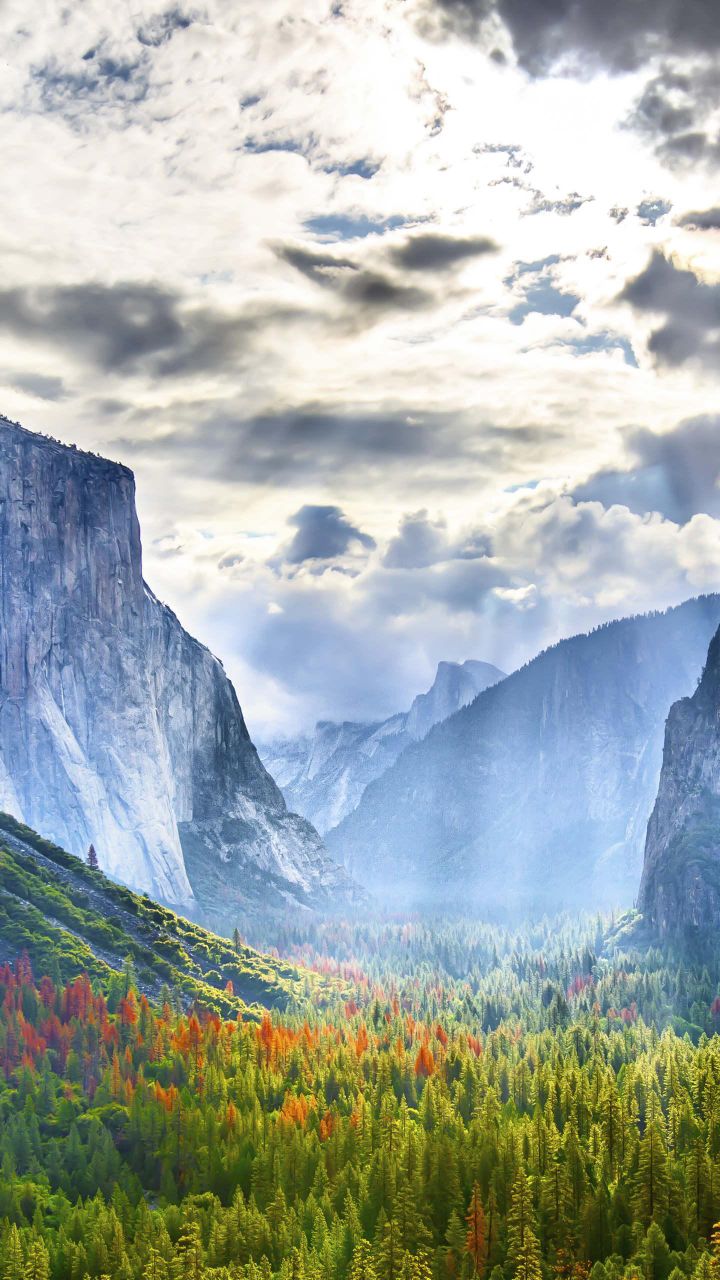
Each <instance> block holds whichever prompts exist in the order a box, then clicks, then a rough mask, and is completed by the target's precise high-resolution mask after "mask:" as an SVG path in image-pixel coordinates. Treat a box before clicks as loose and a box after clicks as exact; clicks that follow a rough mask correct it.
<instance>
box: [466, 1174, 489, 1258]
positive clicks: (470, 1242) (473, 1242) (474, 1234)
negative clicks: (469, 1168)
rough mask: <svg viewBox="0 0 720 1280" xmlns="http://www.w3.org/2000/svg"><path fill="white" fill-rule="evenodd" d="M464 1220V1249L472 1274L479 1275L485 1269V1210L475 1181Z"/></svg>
mask: <svg viewBox="0 0 720 1280" xmlns="http://www.w3.org/2000/svg"><path fill="white" fill-rule="evenodd" d="M465 1221H466V1222H467V1235H466V1237H465V1249H466V1252H467V1253H469V1254H470V1257H471V1258H472V1263H473V1274H474V1275H476V1276H481V1275H482V1274H483V1271H484V1270H485V1263H486V1262H487V1252H486V1228H485V1210H484V1209H483V1205H482V1200H481V1198H480V1188H479V1186H478V1184H477V1182H476V1183H475V1185H474V1186H473V1189H472V1196H471V1198H470V1208H469V1209H468V1211H467V1216H466V1219H465Z"/></svg>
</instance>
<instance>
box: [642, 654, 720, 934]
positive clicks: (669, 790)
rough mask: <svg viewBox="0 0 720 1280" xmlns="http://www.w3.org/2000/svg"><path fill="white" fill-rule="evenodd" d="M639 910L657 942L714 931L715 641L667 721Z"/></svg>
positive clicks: (718, 738) (718, 745)
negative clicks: (689, 690)
mask: <svg viewBox="0 0 720 1280" xmlns="http://www.w3.org/2000/svg"><path fill="white" fill-rule="evenodd" d="M638 907H639V909H640V911H641V912H642V914H643V916H644V918H645V921H646V923H647V924H648V925H649V926H650V928H651V930H652V931H653V932H656V933H660V934H661V935H663V936H676V937H678V938H680V937H684V938H687V937H688V936H692V934H693V933H705V932H706V931H708V930H711V929H712V930H717V928H718V925H720V633H717V634H716V635H715V636H714V638H713V640H712V642H711V644H710V649H709V652H708V655H707V663H706V665H705V670H704V672H703V676H702V679H701V681H700V684H699V685H698V687H697V689H696V690H695V692H694V693H693V695H692V697H688V698H681V699H680V701H678V702H676V703H675V704H674V705H673V706H672V708H671V710H670V714H669V716H668V720H667V725H666V727H665V747H664V751H663V763H662V771H661V774H660V783H659V787H658V795H657V800H656V801H655V808H654V809H653V812H652V815H651V818H650V821H649V823H648V830H647V841H646V845H645V863H644V867H643V875H642V882H641V886H640V896H639V899H638Z"/></svg>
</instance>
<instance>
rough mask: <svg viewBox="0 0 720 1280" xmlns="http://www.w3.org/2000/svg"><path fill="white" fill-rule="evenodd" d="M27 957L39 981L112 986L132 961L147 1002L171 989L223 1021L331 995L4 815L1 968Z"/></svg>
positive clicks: (0, 832)
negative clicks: (84, 978) (80, 979)
mask: <svg viewBox="0 0 720 1280" xmlns="http://www.w3.org/2000/svg"><path fill="white" fill-rule="evenodd" d="M25 951H26V952H27V953H28V955H29V957H30V960H31V962H32V965H33V967H34V969H35V971H36V973H37V974H38V976H39V975H40V974H42V973H55V974H58V975H59V976H60V977H61V978H62V980H63V981H66V982H67V981H72V980H73V979H74V978H76V977H77V976H78V974H80V973H87V974H89V975H90V976H91V977H93V978H98V979H100V980H101V981H102V982H103V983H104V984H107V982H108V979H110V978H111V977H112V975H113V974H118V973H119V972H120V971H121V970H122V969H123V968H124V966H125V964H126V962H127V959H128V957H130V959H131V960H132V963H133V968H134V971H135V975H136V977H137V981H138V986H139V989H140V990H141V991H143V992H145V994H146V995H148V996H151V997H153V998H155V999H158V998H162V993H163V987H165V988H169V989H170V990H171V991H174V992H175V994H176V995H177V996H178V998H179V999H180V1001H181V1003H182V1004H183V1005H185V1006H186V1007H187V1006H189V1005H190V1004H192V1003H193V1002H195V1001H197V1002H198V1003H199V1004H200V1005H202V1007H203V1008H205V1009H214V1010H216V1011H217V1012H218V1013H221V1014H223V1015H224V1016H225V1017H237V1016H238V1015H240V1014H242V1015H247V1014H248V1013H251V1012H252V1009H253V1008H256V1007H257V1006H264V1007H268V1006H273V1007H280V1008H283V1007H285V1005H287V1003H288V1002H289V1001H290V1000H292V999H293V998H299V997H300V995H301V994H302V990H303V988H307V985H308V983H310V984H311V985H312V986H314V988H315V991H316V993H317V995H319V996H320V997H321V998H322V996H323V992H324V991H328V990H329V988H328V984H324V986H323V984H322V983H321V982H320V980H319V979H318V978H317V976H316V975H314V974H312V973H309V972H308V971H307V970H301V969H298V968H297V967H296V966H295V965H292V964H287V963H285V962H284V961H282V960H277V959H275V958H274V957H272V956H265V955H262V954H261V953H260V952H258V951H255V950H254V949H253V948H252V947H248V946H246V945H245V944H244V943H240V942H239V943H238V945H237V946H235V945H234V944H232V943H230V942H229V941H228V939H227V938H220V937H217V936H216V935H215V934H212V933H208V932H207V930H205V929H202V928H200V926H199V925H197V924H191V923H190V922H189V921H188V920H183V919H182V918H181V917H180V916H177V915H175V914H174V912H172V911H169V910H168V909H167V908H166V907H162V906H160V905H159V904H158V903H157V902H152V901H151V900H150V899H149V898H147V897H145V896H143V897H139V896H138V895H137V894H134V893H131V891H130V890H129V889H126V888H124V887H123V886H121V885H118V884H115V883H113V881H111V880H109V879H108V878H107V876H105V875H103V873H102V871H99V870H96V871H92V870H90V868H89V867H87V866H86V865H85V864H84V863H83V862H82V861H81V860H80V859H79V858H76V857H74V856H73V855H72V854H69V853H67V852H66V851H65V850H64V849H60V848H59V847H58V846H57V845H54V844H52V843H51V842H50V841H48V840H45V839H43V838H42V837H41V836H39V835H38V834H37V833H36V832H35V831H31V830H30V828H28V827H25V826H22V825H21V824H20V823H18V822H16V821H15V820H14V819H13V818H11V817H9V815H8V814H5V813H0V964H4V963H6V962H9V963H12V962H13V961H14V960H15V959H16V958H17V957H18V956H19V955H21V954H22V953H23V952H25ZM228 983H230V984H231V986H230V987H228Z"/></svg>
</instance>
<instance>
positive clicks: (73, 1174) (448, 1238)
mask: <svg viewBox="0 0 720 1280" xmlns="http://www.w3.org/2000/svg"><path fill="white" fill-rule="evenodd" d="M608 930H610V931H611V932H612V925H611V923H610V922H607V921H602V920H599V919H595V920H590V919H589V920H587V921H579V922H578V921H576V922H570V921H565V922H560V923H558V922H555V923H550V922H544V923H541V924H538V925H537V926H535V927H534V928H533V929H532V930H528V932H527V933H525V934H521V933H519V932H510V931H507V930H502V929H493V928H491V927H490V926H487V925H479V924H471V923H468V922H458V921H455V922H453V921H444V922H439V921H438V922H435V923H434V925H433V926H432V927H431V926H430V925H428V924H427V923H421V922H417V921H415V922H412V921H411V922H405V923H400V922H389V923H388V922H386V923H378V924H368V925H349V924H343V923H340V922H335V923H331V924H328V925H326V926H312V927H306V928H304V929H299V928H297V926H292V927H291V926H289V925H288V926H287V927H286V928H285V930H281V931H280V937H279V942H280V943H281V945H282V946H283V948H284V949H285V951H286V953H287V954H288V955H292V956H293V957H294V958H296V959H302V960H303V962H304V964H305V965H307V966H309V967H311V968H314V969H315V970H318V971H320V972H321V973H323V974H325V975H331V976H332V978H333V981H332V982H331V983H329V984H328V988H329V989H330V990H332V991H334V992H335V993H336V994H335V996H334V997H333V999H332V1000H330V1002H329V1004H328V1006H327V1007H326V1008H324V1009H320V1008H318V1005H317V1002H316V1001H313V1000H312V998H311V997H303V996H302V994H300V995H299V996H298V998H297V999H296V1000H295V1001H294V1002H292V1003H290V1004H288V1006H287V1007H286V1008H285V1009H284V1010H283V1011H282V1012H280V1011H275V1012H273V1013H267V1014H265V1016H264V1017H262V1019H261V1020H259V1021H258V1020H256V1019H255V1018H252V1017H248V1016H247V1015H245V1016H243V1014H242V1012H240V1013H239V1014H238V1015H237V1016H236V1017H233V1018H231V1019H230V1020H227V1019H224V1018H223V1017H222V1016H221V1015H220V1014H219V1013H218V1012H217V1011H213V1010H210V1009H207V1008H203V1007H202V1005H201V1003H199V1002H196V1003H195V1004H194V1005H192V1006H190V1007H187V1005H186V1002H184V999H183V993H182V991H181V990H180V989H179V988H175V989H173V988H171V987H167V988H166V989H165V990H164V991H163V992H162V994H161V997H160V998H159V999H157V1000H149V999H148V998H147V996H145V995H142V994H140V993H139V992H138V989H137V982H136V975H135V972H134V967H133V964H132V961H130V960H129V961H128V962H127V964H126V965H125V967H124V969H123V971H122V972H120V973H114V974H113V975H112V976H111V977H110V978H109V979H107V980H103V979H101V978H99V977H94V978H92V979H91V978H89V977H88V976H87V975H85V974H79V975H78V976H77V977H76V978H75V979H74V980H72V981H69V982H68V981H63V980H62V978H60V977H59V976H58V975H57V974H55V976H54V977H53V976H49V975H48V974H47V973H38V974H34V973H33V970H32V965H31V962H30V959H29V958H28V956H27V954H25V955H22V956H20V957H19V958H18V959H17V961H16V962H15V963H14V964H13V965H10V964H6V965H5V966H4V967H3V968H2V969H0V1123H1V1128H0V1259H1V1267H0V1276H2V1280H25V1278H26V1277H27V1278H28V1280H49V1278H50V1277H52V1280H84V1278H85V1277H86V1276H87V1277H90V1278H91V1280H95V1278H98V1280H99V1278H100V1277H103V1276H109V1277H112V1278H113V1280H115V1278H118V1280H141V1278H142V1280H171V1278H174V1277H177V1278H178V1280H180V1277H183V1278H184V1277H192V1278H193V1280H199V1278H200V1277H208V1278H210V1277H217V1280H229V1278H230V1277H242V1280H270V1278H271V1277H272V1276H278V1277H282V1278H283V1280H300V1278H301V1277H308V1278H311V1280H346V1278H347V1280H413V1278H415V1277H417V1278H418V1280H453V1278H454V1277H459V1278H461V1280H471V1278H472V1277H480V1276H485V1277H487V1278H488V1280H516V1278H517V1280H551V1278H552V1277H557V1278H558V1280H585V1278H586V1277H589V1276H591V1277H592V1280H621V1278H623V1280H630V1278H631V1277H635V1276H637V1277H644V1278H645V1280H671V1278H672V1280H682V1278H683V1277H686V1276H687V1277H701V1278H702V1280H709V1277H710V1276H711V1275H716V1274H717V1273H718V1270H719V1269H720V1228H716V1226H715V1224H716V1223H717V1221H718V1219H720V1040H719V1039H718V1038H717V1037H716V1036H715V1035H714V1034H713V1028H714V1025H715V1023H716V1021H717V1020H718V1018H719V1017H720V999H718V998H717V997H718V976H719V975H718V974H717V973H716V972H712V971H710V970H709V969H707V968H705V969H703V968H701V967H695V966H693V965H690V966H689V967H686V966H684V965H683V964H682V963H681V962H680V961H679V960H678V962H677V963H675V964H672V965H668V964H667V963H666V962H664V961H662V960H661V957H660V955H659V954H658V953H653V952H646V953H645V955H644V956H641V955H640V954H639V953H636V954H634V955H633V954H631V953H629V952H628V953H622V952H619V951H617V950H615V951H612V950H607V951H606V953H605V952H603V951H602V945H603V938H604V936H605V935H606V934H607V932H608ZM617 935H618V931H617V928H616V929H615V933H614V935H613V936H615V937H617ZM331 943H332V947H333V951H332V954H333V956H334V957H336V958H333V960H330V959H329V958H328V957H329V955H330V954H331V953H330V949H329V948H330V944H331Z"/></svg>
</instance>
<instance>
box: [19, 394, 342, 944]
mask: <svg viewBox="0 0 720 1280" xmlns="http://www.w3.org/2000/svg"><path fill="white" fill-rule="evenodd" d="M0 808H2V809H4V810H6V811H7V812H9V813H11V814H13V815H14V816H16V817H17V818H19V819H20V820H22V821H24V822H27V823H28V824H29V825H31V826H33V827H35V828H37V829H39V830H42V831H44V832H45V833H46V834H47V835H48V836H49V837H50V838H51V839H53V840H55V841H57V842H58V843H59V844H62V845H64V846H65V847H67V848H69V849H71V850H73V851H74V852H76V853H79V854H82V853H84V852H85V850H86V849H87V846H88V844H89V843H90V841H92V842H93V843H94V845H95V847H96V849H97V851H98V854H99V857H100V860H101V864H102V866H103V869H104V870H106V871H107V872H109V873H110V874H111V875H112V876H114V877H116V878H117V879H119V880H122V881H123V882H125V883H127V884H129V885H131V886H132V887H134V888H137V889H140V890H144V891H147V892H149V893H151V894H153V895H154V896H157V897H160V898H162V899H163V900H164V901H166V902H171V903H175V904H179V905H182V906H184V907H188V906H190V905H192V904H194V908H193V909H196V910H197V911H199V912H200V913H201V914H203V913H204V914H205V915H206V916H207V915H208V914H209V915H214V918H215V919H218V918H219V917H218V911H219V910H220V909H222V910H223V911H225V912H226V913H227V915H228V917H231V916H232V914H233V913H234V914H235V915H236V916H237V914H238V912H240V911H242V910H243V909H247V908H249V907H251V906H252V904H253V902H255V901H258V900H259V898H260V897H263V899H264V901H265V903H266V904H268V905H269V904H271V902H272V899H273V897H275V898H276V899H289V900H291V901H296V900H298V899H300V900H303V901H313V900H314V899H318V900H319V901H323V900H325V899H327V897H328V896H329V895H332V894H334V893H340V894H342V892H344V891H345V889H346V888H347V877H346V876H345V875H344V873H342V872H341V871H340V870H339V869H338V868H337V867H336V866H335V865H334V864H333V863H332V861H331V860H330V859H329V858H328V857H327V855H326V853H325V851H324V849H323V846H322V843H321V841H320V839H319V837H318V835H317V833H316V832H315V831H314V830H313V828H312V827H311V826H310V825H309V824H308V823H307V822H305V821H304V820H303V819H301V818H298V817H297V816H295V815H293V814H290V813H288V811H287V808H286V805H285V803H284V801H283V798H282V795H281V794H280V792H279V790H278V788H277V787H276V785H275V783H274V782H273V781H272V779H271V778H270V777H269V775H268V774H267V772H266V770H265V769H264V767H263V765H262V764H261V762H260V760H259V758H258V755H257V752H256V751H255V748H254V746H253V745H252V743H251V741H250V738H249V735H248V732H247V729H246V727H245V723H244V720H243V717H242V712H241V710H240V707H239V705H238V701H237V698H236V695H235V691H234V689H233V687H232V685H231V684H230V682H229V681H228V679H227V677H226V675H225V673H224V671H223V668H222V665H221V664H220V663H219V662H218V660H217V659H216V658H214V657H213V656H212V654H210V653H209V652H208V650H207V649H205V648H204V647H203V646H202V645H200V644H198V642H197V641H196V640H193V639H192V637H190V636H189V635H188V634H187V633H186V632H185V631H184V630H183V628H182V627H181V625H180V623H179V622H178V620H177V618H176V617H175V616H174V614H173V613H172V612H171V611H170V610H169V609H167V608H166V607H165V606H164V605H162V604H161V603H160V602H159V601H158V600H157V599H156V598H155V596H154V595H153V594H152V592H150V591H149V590H148V588H147V587H146V585H145V583H144V582H143V578H142V556H141V546H140V530H139V526H138V521H137V516H136V512H135V496H134V480H133V476H132V473H131V472H130V471H128V470H127V468H125V467H123V466H120V465H118V464H116V463H111V462H108V461H106V460H105V459H103V458H97V457H95V456H93V455H89V454H86V453H81V452H79V451H78V450H75V449H71V448H67V447H66V446H64V445H60V444H57V443H56V442H54V441H52V440H49V439H46V438H44V437H41V436H37V435H34V434H32V433H30V432H28V431H25V430H23V429H22V428H21V427H19V426H17V425H16V424H14V423H11V422H8V421H7V420H6V419H2V418H0Z"/></svg>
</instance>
